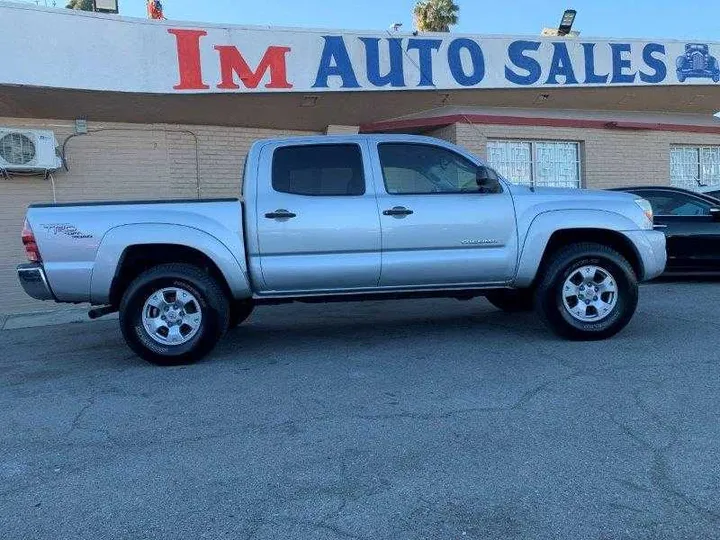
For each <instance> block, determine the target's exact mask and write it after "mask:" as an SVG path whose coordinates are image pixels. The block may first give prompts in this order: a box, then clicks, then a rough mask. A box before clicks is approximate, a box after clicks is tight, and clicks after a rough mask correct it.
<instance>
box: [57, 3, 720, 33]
mask: <svg viewBox="0 0 720 540" xmlns="http://www.w3.org/2000/svg"><path fill="white" fill-rule="evenodd" d="M455 1H456V2H457V3H458V4H459V5H460V24H459V25H458V26H457V27H455V28H454V29H453V31H454V32H462V33H469V34H526V35H537V34H539V33H540V31H541V30H542V28H543V27H545V26H548V27H557V24H558V23H559V21H560V17H561V15H562V13H563V11H564V10H565V9H567V8H573V9H576V10H577V12H578V16H577V19H576V20H575V27H574V28H575V29H576V30H580V31H581V35H582V36H586V37H617V38H626V37H627V38H632V37H636V38H666V39H672V38H676V39H681V40H707V41H720V24H719V22H720V1H718V0H675V1H669V0H574V1H572V2H568V1H556V0H510V1H497V0H496V1H494V2H489V1H487V0H455ZM64 3H65V0H57V4H58V5H62V4H64ZM119 4H120V13H121V14H122V15H128V16H133V17H145V14H146V11H145V10H146V8H145V0H119ZM414 4H415V1H414V0H334V1H328V0H299V1H292V0H252V1H247V0H163V6H164V9H165V16H166V17H167V18H168V19H170V20H173V19H174V20H186V21H197V22H214V23H226V24H248V25H272V26H301V27H313V28H338V29H358V30H385V29H387V28H388V27H389V26H390V25H391V24H393V23H396V22H399V23H403V30H407V31H411V30H412V8H413V6H414Z"/></svg>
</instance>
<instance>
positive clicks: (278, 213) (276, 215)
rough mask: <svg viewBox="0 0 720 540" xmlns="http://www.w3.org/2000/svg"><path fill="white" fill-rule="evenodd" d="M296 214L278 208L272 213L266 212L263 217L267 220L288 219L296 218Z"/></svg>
mask: <svg viewBox="0 0 720 540" xmlns="http://www.w3.org/2000/svg"><path fill="white" fill-rule="evenodd" d="M296 216H297V214H293V213H292V212H290V211H288V210H285V209H284V208H278V209H277V210H275V211H274V212H268V213H267V214H265V217H266V218H268V219H290V218H294V217H296Z"/></svg>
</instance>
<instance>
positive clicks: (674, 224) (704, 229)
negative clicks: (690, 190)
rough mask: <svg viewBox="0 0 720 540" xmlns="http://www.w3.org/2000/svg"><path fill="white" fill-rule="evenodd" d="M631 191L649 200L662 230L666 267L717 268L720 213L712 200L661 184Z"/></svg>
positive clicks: (704, 269) (674, 268)
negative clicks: (665, 239)
mask: <svg viewBox="0 0 720 540" xmlns="http://www.w3.org/2000/svg"><path fill="white" fill-rule="evenodd" d="M634 193H636V194H637V195H640V196H641V197H643V198H645V199H647V200H648V201H650V204H651V205H652V207H653V213H654V214H655V226H656V228H657V229H658V230H662V231H663V232H665V235H666V237H667V251H668V270H674V271H716V270H720V220H718V218H719V217H720V214H718V213H717V212H715V211H713V209H714V208H715V205H713V203H712V202H710V201H709V200H706V199H704V198H701V197H696V196H694V195H692V194H686V193H682V192H679V191H674V190H670V189H662V188H658V189H644V190H637V191H635V192H634Z"/></svg>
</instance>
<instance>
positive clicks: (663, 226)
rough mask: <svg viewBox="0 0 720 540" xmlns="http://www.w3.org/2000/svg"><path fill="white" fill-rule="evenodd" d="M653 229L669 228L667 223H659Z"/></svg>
mask: <svg viewBox="0 0 720 540" xmlns="http://www.w3.org/2000/svg"><path fill="white" fill-rule="evenodd" d="M653 229H667V225H661V224H659V223H658V224H655V225H653Z"/></svg>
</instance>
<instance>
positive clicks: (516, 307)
mask: <svg viewBox="0 0 720 540" xmlns="http://www.w3.org/2000/svg"><path fill="white" fill-rule="evenodd" d="M485 298H487V300H488V302H490V303H491V304H492V305H493V306H495V307H496V308H498V309H501V310H503V311H506V312H507V313H519V312H522V311H532V309H533V303H534V296H533V292H532V291H531V290H529V289H503V290H499V291H492V292H489V293H487V295H485Z"/></svg>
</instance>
